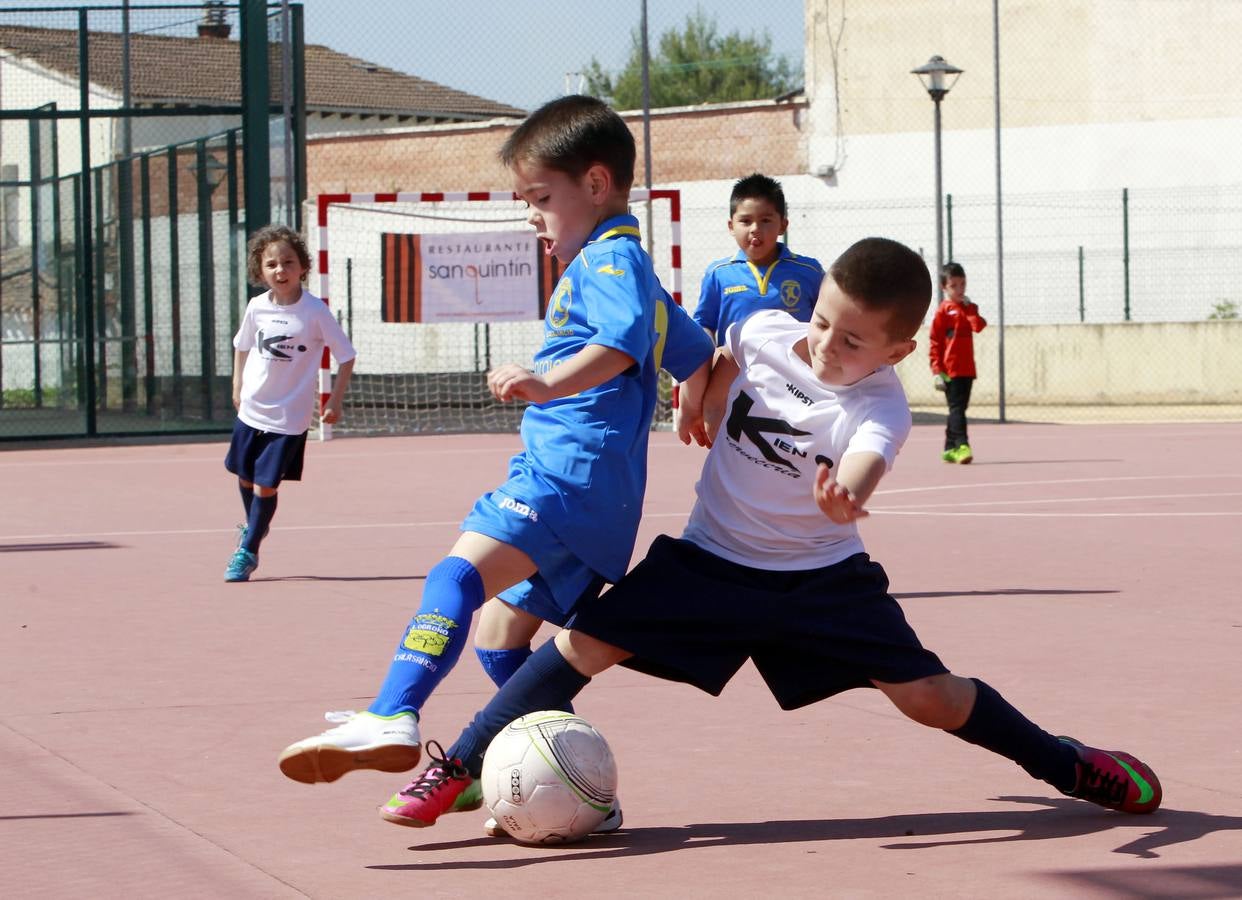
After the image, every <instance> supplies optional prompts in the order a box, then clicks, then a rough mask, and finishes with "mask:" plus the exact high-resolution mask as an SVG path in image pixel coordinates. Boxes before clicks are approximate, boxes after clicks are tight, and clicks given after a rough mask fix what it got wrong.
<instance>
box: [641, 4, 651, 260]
mask: <svg viewBox="0 0 1242 900" xmlns="http://www.w3.org/2000/svg"><path fill="white" fill-rule="evenodd" d="M642 31H643V170H644V172H645V173H646V176H647V191H648V193H647V230H646V232H645V235H646V238H647V252H648V253H651V252H652V247H653V246H654V245H653V243H652V240H653V236H652V234H651V232H652V224H651V223H652V216H651V205H652V204H651V193H650V192H651V71H650V62H651V50H650V44H649V43H648V40H647V0H643V21H642Z"/></svg>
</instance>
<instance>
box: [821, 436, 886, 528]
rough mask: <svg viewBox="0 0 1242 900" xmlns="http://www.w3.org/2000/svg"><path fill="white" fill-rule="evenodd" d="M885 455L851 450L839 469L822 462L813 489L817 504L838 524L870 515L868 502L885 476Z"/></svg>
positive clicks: (842, 460)
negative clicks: (866, 506) (867, 508)
mask: <svg viewBox="0 0 1242 900" xmlns="http://www.w3.org/2000/svg"><path fill="white" fill-rule="evenodd" d="M886 468H887V467H886V465H885V462H884V457H882V456H880V454H878V453H869V452H863V453H849V454H847V455H846V456H844V457H842V459H841V465H840V467H839V469H840V470H839V471H838V470H837V469H834V468H830V467H829V466H828V465H827V464H826V463H820V464H819V469H818V470H817V471H816V473H815V484H814V485H813V487H812V493H813V495H814V497H815V505H816V506H818V507H819V509H820V511H821V512H822V513H823V514H824V515H826V516H827V517H828V518H830V519H832V521H834V522H836V523H837V524H838V525H846V524H848V523H850V522H853V521H854V520H855V519H861V518H864V517H866V516H867V515H869V513H868V512H867V510H866V509H864V508H863V507H864V504H866V502H867V500H868V499H870V497H871V493H872V491H874V490H875V488H876V485H878V484H879V483H880V479H881V478H883V477H884V472H885V470H886Z"/></svg>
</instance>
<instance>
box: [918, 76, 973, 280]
mask: <svg viewBox="0 0 1242 900" xmlns="http://www.w3.org/2000/svg"><path fill="white" fill-rule="evenodd" d="M962 71H963V70H962V69H959V68H958V67H957V66H955V65H952V64H951V63H948V62H946V61H945V58H944V57H943V56H939V55H937V56H933V57H932V58H931V59H929V60H928V61H927V62H925V63H923V65H921V66H919V67H918V68H917V69H911V70H910V74H912V75H917V76H919V81H921V82H923V87H925V88H927V93H928V94H929V95H930V96H931V98H932V103H934V104H935V105H936V278H935V281H936V284H940V270H941V269H942V268H943V267H944V201H943V199H942V195H941V190H940V101H941V100H943V99H944V98H945V95H946V94H948V93H949V89H950V88H952V87H953V85H954V84H956V83H957V78H958V76H959V75H961V74H962ZM950 76H951V77H950ZM936 296H938V297H939V296H941V293H940V290H939V289H937V292H936Z"/></svg>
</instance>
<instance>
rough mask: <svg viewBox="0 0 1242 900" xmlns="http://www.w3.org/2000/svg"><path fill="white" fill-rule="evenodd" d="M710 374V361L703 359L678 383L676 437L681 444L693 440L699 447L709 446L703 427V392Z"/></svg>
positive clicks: (709, 442) (709, 441)
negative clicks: (699, 364)
mask: <svg viewBox="0 0 1242 900" xmlns="http://www.w3.org/2000/svg"><path fill="white" fill-rule="evenodd" d="M711 374H712V361H711V359H705V360H704V361H703V365H701V366H699V367H698V368H697V369H695V370H694V374H693V375H691V376H690V377H689V378H687V379H686V380H685V381H683V382H681V384H679V385H678V406H677V410H678V416H677V437H678V439H680V440H681V442H682V443H683V444H689V443H690V441H691V440H693V441H694V442H695V443H696V444H698V445H699V446H700V447H710V446H711V440H710V439H709V438H708V436H707V431H706V429H705V428H704V427H703V394H704V392H705V391H706V390H707V382H708V379H710V378H711Z"/></svg>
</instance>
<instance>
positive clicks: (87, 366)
mask: <svg viewBox="0 0 1242 900" xmlns="http://www.w3.org/2000/svg"><path fill="white" fill-rule="evenodd" d="M86 16H87V12H86V10H85V9H79V10H78V151H79V153H80V154H81V165H82V174H81V178H82V183H81V184H79V185H78V188H79V190H80V191H81V203H82V206H81V208H80V209H79V210H78V246H80V247H82V248H84V249H83V251H82V256H81V263H82V264H81V267H80V268H79V269H78V291H79V295H78V296H80V297H81V298H82V318H81V323H82V328H83V334H82V335H81V337H80V340H81V341H82V351H83V352H82V363H83V365H82V371H81V373H80V377H81V378H82V380H83V383H84V385H85V388H86V390H85V391H84V392H83V397H82V405H83V406H84V407H85V413H86V433H87V435H90V436H93V435H94V434H95V432H96V429H97V427H98V422H97V420H96V415H95V403H96V393H95V321H94V318H93V317H92V315H91V301H92V299H93V298H94V294H95V260H94V258H93V253H94V251H93V250H91V248H90V244H91V241H92V239H93V237H94V235H93V234H92V229H93V227H94V223H92V222H91V119H90V108H91V93H90V49H89V35H90V30H89V27H88V23H87V19H86Z"/></svg>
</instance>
